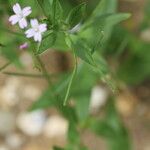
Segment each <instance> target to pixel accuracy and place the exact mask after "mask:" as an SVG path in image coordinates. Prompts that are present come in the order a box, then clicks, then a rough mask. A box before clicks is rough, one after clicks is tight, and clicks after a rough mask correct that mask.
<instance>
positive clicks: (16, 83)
mask: <svg viewBox="0 0 150 150" xmlns="http://www.w3.org/2000/svg"><path fill="white" fill-rule="evenodd" d="M21 85H22V83H21V80H19V79H18V78H16V77H10V78H8V79H7V81H6V83H5V85H4V86H3V87H2V89H1V91H0V99H1V100H2V101H1V102H2V103H5V105H8V106H14V105H16V104H17V103H18V102H19V94H18V93H19V90H20V87H21Z"/></svg>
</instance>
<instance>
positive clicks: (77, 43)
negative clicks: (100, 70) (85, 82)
mask: <svg viewBox="0 0 150 150" xmlns="http://www.w3.org/2000/svg"><path fill="white" fill-rule="evenodd" d="M70 39H71V43H72V48H73V49H74V51H75V54H76V55H77V56H78V57H79V58H81V59H82V60H83V61H85V62H87V63H88V64H90V65H92V66H94V60H93V57H92V54H91V50H90V48H89V47H88V44H87V42H86V41H85V40H83V39H80V38H79V37H78V36H75V35H70Z"/></svg>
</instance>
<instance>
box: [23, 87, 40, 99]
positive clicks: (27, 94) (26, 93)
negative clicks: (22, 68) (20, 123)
mask: <svg viewBox="0 0 150 150" xmlns="http://www.w3.org/2000/svg"><path fill="white" fill-rule="evenodd" d="M31 91H32V92H31ZM40 95H41V90H40V89H39V88H37V87H36V86H33V85H25V86H24V87H23V92H22V96H23V97H24V98H25V99H27V100H31V101H36V100H37V99H38V98H39V96H40Z"/></svg>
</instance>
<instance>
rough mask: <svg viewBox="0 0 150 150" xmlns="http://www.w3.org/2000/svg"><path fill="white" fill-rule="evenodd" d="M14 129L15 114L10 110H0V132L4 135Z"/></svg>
mask: <svg viewBox="0 0 150 150" xmlns="http://www.w3.org/2000/svg"><path fill="white" fill-rule="evenodd" d="M14 129H15V116H14V114H13V113H12V112H6V111H0V134H1V135H6V134H8V133H10V132H12V131H13V130H14Z"/></svg>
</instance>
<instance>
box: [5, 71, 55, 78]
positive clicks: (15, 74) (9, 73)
mask: <svg viewBox="0 0 150 150" xmlns="http://www.w3.org/2000/svg"><path fill="white" fill-rule="evenodd" d="M3 74H6V75H13V76H20V77H31V78H43V77H44V76H43V74H31V73H17V72H3ZM48 76H49V77H55V76H56V75H54V74H52V75H50V74H49V75H48Z"/></svg>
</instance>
